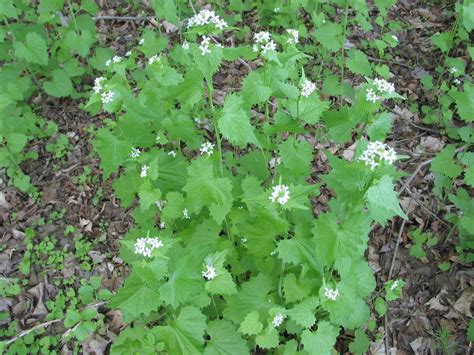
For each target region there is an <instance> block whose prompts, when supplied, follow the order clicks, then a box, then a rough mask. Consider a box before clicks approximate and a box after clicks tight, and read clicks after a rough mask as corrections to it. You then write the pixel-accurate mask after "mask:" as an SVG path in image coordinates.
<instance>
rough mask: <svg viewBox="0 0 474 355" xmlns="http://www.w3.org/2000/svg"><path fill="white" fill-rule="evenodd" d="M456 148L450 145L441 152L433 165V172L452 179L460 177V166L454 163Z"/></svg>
mask: <svg viewBox="0 0 474 355" xmlns="http://www.w3.org/2000/svg"><path fill="white" fill-rule="evenodd" d="M455 150H456V146H455V145H452V144H450V145H448V146H447V147H445V148H444V149H443V150H442V151H441V152H439V153H438V154H437V155H436V157H435V158H434V160H433V162H432V163H431V169H430V170H431V171H433V172H435V173H439V174H443V175H446V176H447V177H450V178H451V179H454V178H456V177H458V176H459V175H460V174H461V172H462V169H461V167H460V166H459V165H457V164H456V163H455V162H454V155H455V154H456V152H455Z"/></svg>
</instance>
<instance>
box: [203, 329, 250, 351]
mask: <svg viewBox="0 0 474 355" xmlns="http://www.w3.org/2000/svg"><path fill="white" fill-rule="evenodd" d="M206 332H207V334H209V336H210V337H211V340H209V341H208V342H207V346H206V349H205V350H204V354H205V355H221V354H228V355H235V354H248V353H249V350H248V347H247V343H246V341H245V340H244V339H242V337H241V336H240V334H239V333H237V331H236V330H235V327H234V325H233V324H232V323H231V322H229V321H226V320H214V321H211V322H209V324H208V326H207V331H206Z"/></svg>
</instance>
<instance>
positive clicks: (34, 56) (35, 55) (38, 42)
mask: <svg viewBox="0 0 474 355" xmlns="http://www.w3.org/2000/svg"><path fill="white" fill-rule="evenodd" d="M13 48H15V56H17V57H18V58H20V59H24V60H26V61H27V62H28V63H36V64H41V65H47V64H48V48H47V47H46V42H45V40H44V39H43V38H42V37H41V36H40V35H39V34H37V33H36V32H29V33H28V34H27V35H26V43H22V42H15V43H13Z"/></svg>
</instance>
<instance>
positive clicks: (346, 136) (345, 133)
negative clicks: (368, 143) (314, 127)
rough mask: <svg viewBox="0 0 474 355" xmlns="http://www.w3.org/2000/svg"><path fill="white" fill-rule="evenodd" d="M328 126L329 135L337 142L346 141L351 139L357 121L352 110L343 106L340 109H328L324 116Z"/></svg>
mask: <svg viewBox="0 0 474 355" xmlns="http://www.w3.org/2000/svg"><path fill="white" fill-rule="evenodd" d="M322 118H323V121H324V122H325V123H326V127H327V128H328V135H329V137H330V138H331V139H332V140H334V141H335V142H337V143H345V142H348V141H350V140H351V138H352V130H353V129H354V127H355V125H356V122H355V121H354V119H353V115H351V114H350V111H349V110H348V109H347V108H345V107H343V108H341V109H340V110H338V111H337V110H332V111H327V112H325V113H324V114H323V116H322Z"/></svg>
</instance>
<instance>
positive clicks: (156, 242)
mask: <svg viewBox="0 0 474 355" xmlns="http://www.w3.org/2000/svg"><path fill="white" fill-rule="evenodd" d="M162 246H163V242H162V241H161V240H160V239H159V238H138V239H137V241H136V242H135V254H141V255H143V256H145V257H147V258H149V257H151V253H152V252H153V250H154V249H159V248H161V247H162Z"/></svg>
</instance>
